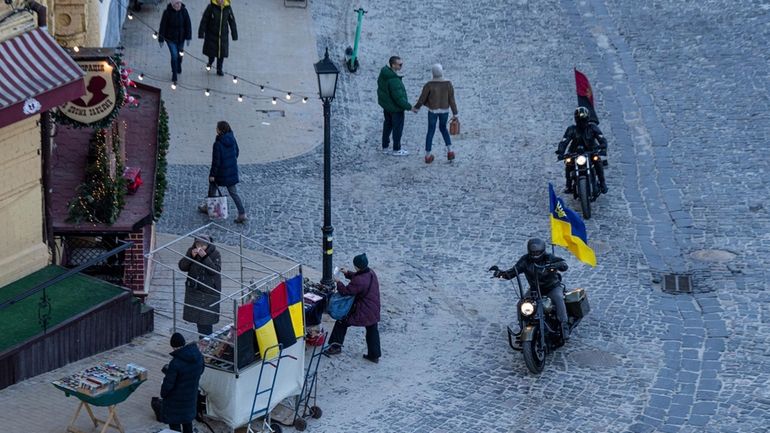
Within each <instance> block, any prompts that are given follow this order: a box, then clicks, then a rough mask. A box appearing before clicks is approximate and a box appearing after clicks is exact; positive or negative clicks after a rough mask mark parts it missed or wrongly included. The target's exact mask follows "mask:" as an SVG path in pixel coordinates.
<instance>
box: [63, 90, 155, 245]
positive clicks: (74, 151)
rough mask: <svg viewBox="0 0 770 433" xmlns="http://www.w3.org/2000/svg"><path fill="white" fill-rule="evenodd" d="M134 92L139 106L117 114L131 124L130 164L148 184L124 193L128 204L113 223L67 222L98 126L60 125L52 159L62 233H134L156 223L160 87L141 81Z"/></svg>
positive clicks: (127, 145)
mask: <svg viewBox="0 0 770 433" xmlns="http://www.w3.org/2000/svg"><path fill="white" fill-rule="evenodd" d="M129 93H130V94H131V95H133V96H134V97H136V98H137V99H138V100H139V101H140V102H139V106H138V107H128V106H124V107H123V108H122V109H121V111H120V114H119V115H118V117H117V121H118V122H125V123H126V137H125V141H126V143H125V149H126V161H124V165H125V166H127V167H139V168H140V169H141V170H142V171H141V177H142V181H143V182H144V183H143V184H142V186H140V187H139V190H138V191H137V192H136V194H133V195H128V194H127V195H126V196H125V207H124V208H123V211H122V212H121V213H120V216H119V217H118V220H117V221H116V222H115V224H113V225H107V224H92V223H88V222H83V223H80V224H75V223H72V222H67V218H68V213H67V203H69V201H70V200H71V199H72V198H73V197H75V190H76V188H77V187H78V186H79V185H80V184H81V183H83V181H84V180H85V173H86V158H87V155H88V142H89V140H90V139H91V135H92V134H93V130H92V129H90V128H82V129H77V128H73V127H69V126H64V125H59V126H57V133H56V137H55V138H54V141H55V142H56V146H55V147H54V149H53V152H52V157H51V176H50V179H51V185H50V187H51V189H52V193H51V218H52V222H53V231H54V233H56V234H57V235H58V234H87V233H130V232H135V231H137V230H138V229H139V228H141V227H142V226H144V225H146V224H148V223H150V222H152V216H153V201H154V195H155V166H156V164H157V154H158V115H159V113H160V102H161V93H160V89H158V88H155V87H152V86H146V85H143V84H138V83H137V87H136V88H131V89H129Z"/></svg>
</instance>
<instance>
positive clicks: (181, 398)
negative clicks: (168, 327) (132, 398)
mask: <svg viewBox="0 0 770 433" xmlns="http://www.w3.org/2000/svg"><path fill="white" fill-rule="evenodd" d="M171 347H172V348H173V349H174V351H173V352H171V362H169V363H168V366H166V367H163V374H164V375H165V376H164V377H163V384H162V385H161V387H160V396H161V398H163V402H162V406H161V407H162V409H161V414H162V417H163V422H164V423H166V424H168V426H169V428H170V429H171V430H174V431H179V432H184V433H192V432H193V426H192V421H193V420H194V419H195V415H196V404H197V400H198V383H199V382H200V377H201V375H202V374H203V369H204V367H203V355H201V352H200V351H199V350H198V346H197V345H195V344H187V345H185V341H184V337H183V336H182V334H180V333H178V332H175V333H174V335H172V336H171Z"/></svg>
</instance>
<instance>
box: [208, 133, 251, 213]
mask: <svg viewBox="0 0 770 433" xmlns="http://www.w3.org/2000/svg"><path fill="white" fill-rule="evenodd" d="M238 155H240V150H239V149H238V142H237V141H235V134H233V130H232V129H230V124H229V123H227V122H225V121H224V120H222V121H220V122H217V138H216V140H214V146H213V147H212V149H211V169H210V170H209V197H214V196H215V195H216V193H217V188H218V187H220V186H224V187H226V188H227V193H228V194H230V197H231V198H232V199H233V201H234V202H235V207H236V208H238V217H237V218H235V222H236V223H239V224H240V223H244V222H246V221H247V220H248V218H246V208H245V207H244V206H243V200H241V196H240V195H238V188H237V187H236V185H237V184H238V182H239V181H240V180H239V179H238ZM198 210H200V211H201V212H202V213H207V212H208V209H207V207H206V205H205V204H204V205H201V206H200V207H199V208H198Z"/></svg>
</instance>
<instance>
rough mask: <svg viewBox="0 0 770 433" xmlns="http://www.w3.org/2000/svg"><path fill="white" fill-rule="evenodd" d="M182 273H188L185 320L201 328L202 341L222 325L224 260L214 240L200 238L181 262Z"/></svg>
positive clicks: (185, 294)
mask: <svg viewBox="0 0 770 433" xmlns="http://www.w3.org/2000/svg"><path fill="white" fill-rule="evenodd" d="M179 269H181V270H182V271H184V272H187V281H185V285H184V304H185V305H184V308H183V310H182V318H183V319H184V320H186V321H188V322H191V323H195V324H196V325H198V334H200V336H201V338H202V337H205V336H207V335H210V334H211V333H212V332H213V330H214V324H215V323H217V322H219V304H218V302H219V299H220V297H221V294H222V275H221V274H220V272H221V270H222V256H221V255H220V254H219V251H217V248H216V247H215V246H214V244H213V243H212V240H211V237H210V236H207V235H197V236H196V238H195V241H194V242H193V245H192V246H191V247H190V248H188V249H187V254H185V256H184V257H182V259H181V260H179Z"/></svg>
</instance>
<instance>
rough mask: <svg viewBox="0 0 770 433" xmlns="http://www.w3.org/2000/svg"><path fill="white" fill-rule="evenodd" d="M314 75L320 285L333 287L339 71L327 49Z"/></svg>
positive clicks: (316, 65)
mask: <svg viewBox="0 0 770 433" xmlns="http://www.w3.org/2000/svg"><path fill="white" fill-rule="evenodd" d="M314 66H315V73H316V75H318V93H319V96H320V97H321V101H323V104H324V225H323V227H322V228H321V232H322V233H323V275H322V277H321V284H322V285H324V286H326V287H333V286H334V279H333V278H332V252H333V248H332V233H334V228H333V227H332V209H331V207H332V191H331V189H332V184H331V131H330V127H329V120H330V117H331V102H332V99H334V94H335V93H337V76H338V75H339V73H340V70H339V69H337V67H336V66H335V65H334V63H332V61H331V60H330V59H329V48H327V49H326V54H324V58H323V59H321V60H319V61H318V63H316V64H315V65H314Z"/></svg>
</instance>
